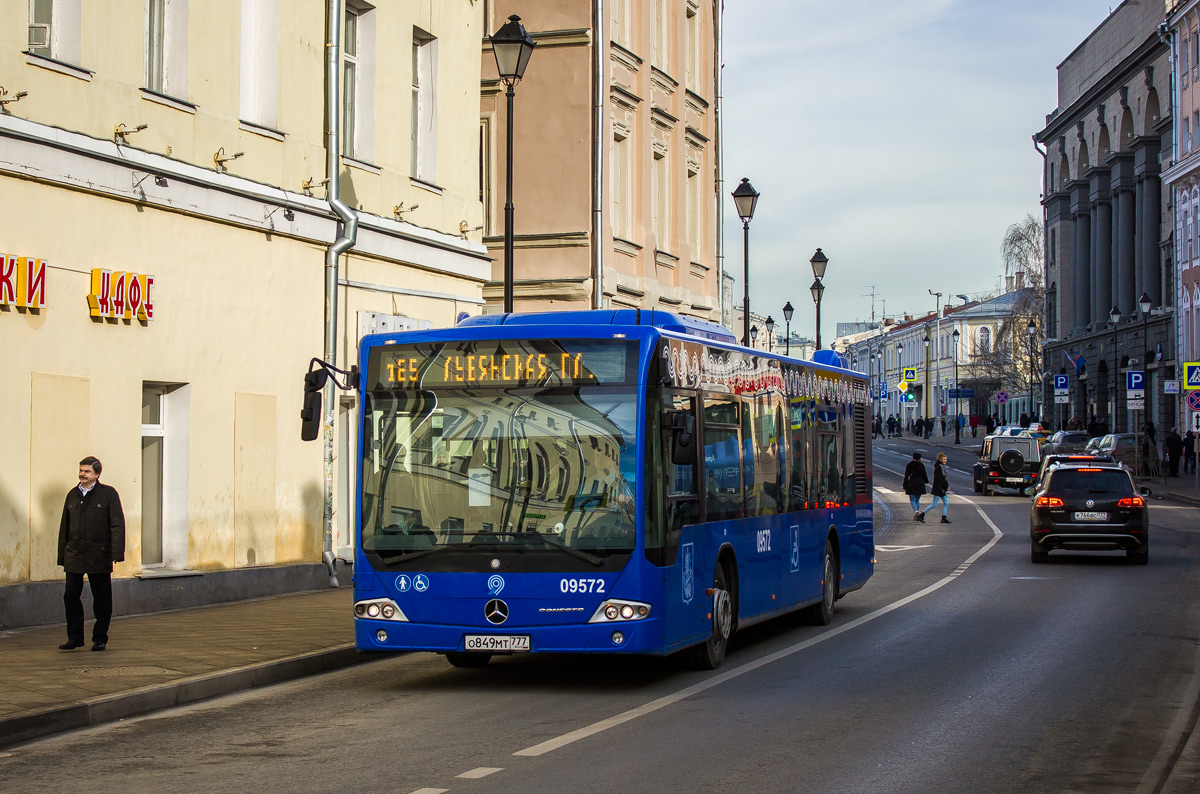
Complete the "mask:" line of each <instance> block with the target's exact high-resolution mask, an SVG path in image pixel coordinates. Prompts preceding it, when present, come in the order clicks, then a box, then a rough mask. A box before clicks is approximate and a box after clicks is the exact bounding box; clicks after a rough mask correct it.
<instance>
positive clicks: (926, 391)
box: [921, 328, 930, 427]
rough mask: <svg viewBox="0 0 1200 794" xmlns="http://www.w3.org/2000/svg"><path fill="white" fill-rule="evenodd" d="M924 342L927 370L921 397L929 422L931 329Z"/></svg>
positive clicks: (926, 330)
mask: <svg viewBox="0 0 1200 794" xmlns="http://www.w3.org/2000/svg"><path fill="white" fill-rule="evenodd" d="M924 341H925V361H924V362H922V363H924V365H925V367H924V369H925V388H924V390H923V391H924V393H923V394H922V395H921V402H922V403H923V406H922V408H921V412H922V414H923V415H924V417H925V421H926V422H929V421H930V417H929V329H928V328H926V329H925V340H924ZM925 426H926V427H929V425H928V424H926V425H925Z"/></svg>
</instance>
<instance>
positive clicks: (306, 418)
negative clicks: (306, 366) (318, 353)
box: [300, 369, 329, 441]
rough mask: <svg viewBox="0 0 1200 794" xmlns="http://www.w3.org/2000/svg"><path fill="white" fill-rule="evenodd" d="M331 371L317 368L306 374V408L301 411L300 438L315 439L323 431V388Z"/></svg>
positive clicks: (303, 439)
mask: <svg viewBox="0 0 1200 794" xmlns="http://www.w3.org/2000/svg"><path fill="white" fill-rule="evenodd" d="M328 378H329V373H328V372H326V371H325V370H324V369H316V370H313V371H311V372H308V373H306V374H305V375H304V408H303V409H302V410H301V411H300V440H301V441H315V440H316V438H317V436H318V435H319V434H320V431H321V390H322V389H324V388H325V381H326V380H328Z"/></svg>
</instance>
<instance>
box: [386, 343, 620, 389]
mask: <svg viewBox="0 0 1200 794" xmlns="http://www.w3.org/2000/svg"><path fill="white" fill-rule="evenodd" d="M634 361H636V347H635V343H630V342H613V341H607V340H605V341H603V342H599V341H596V340H576V341H571V340H557V339H522V340H495V341H491V340H489V341H479V340H473V341H471V342H461V343H453V342H450V343H439V344H417V345H403V346H401V345H382V346H379V347H376V348H373V349H372V351H371V356H370V360H369V362H368V371H367V386H368V388H375V389H440V388H482V387H495V388H506V387H512V386H598V385H604V384H622V383H629V382H631V380H632V382H636V380H635V379H634V376H633V373H631V372H629V370H630V366H629V365H630V364H631V363H633V362H634Z"/></svg>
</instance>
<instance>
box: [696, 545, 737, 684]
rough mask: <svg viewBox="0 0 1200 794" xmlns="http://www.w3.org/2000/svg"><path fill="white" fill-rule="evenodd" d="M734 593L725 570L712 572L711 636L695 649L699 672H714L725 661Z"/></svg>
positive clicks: (718, 568)
mask: <svg viewBox="0 0 1200 794" xmlns="http://www.w3.org/2000/svg"><path fill="white" fill-rule="evenodd" d="M733 612H734V593H732V592H730V590H729V585H728V583H727V582H726V579H725V568H724V567H723V566H721V565H717V569H716V571H714V572H713V597H712V634H710V635H709V637H708V639H707V640H706V641H705V642H704V644H702V645H700V646H699V647H698V648H696V651H695V653H696V655H695V658H694V661H695V663H696V667H698V668H699V669H701V670H716V669H717V668H718V667H720V666H721V662H723V661H725V651H726V649H727V648H728V647H729V638H730V637H731V636H732V635H733Z"/></svg>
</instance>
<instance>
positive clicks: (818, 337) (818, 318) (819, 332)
mask: <svg viewBox="0 0 1200 794" xmlns="http://www.w3.org/2000/svg"><path fill="white" fill-rule="evenodd" d="M823 297H825V295H824V292H822V293H820V294H819V295H818V297H817V350H820V349H821V298H823Z"/></svg>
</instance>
